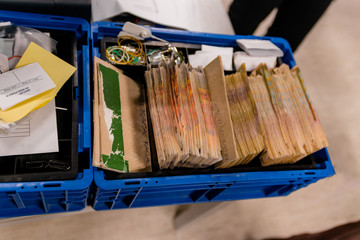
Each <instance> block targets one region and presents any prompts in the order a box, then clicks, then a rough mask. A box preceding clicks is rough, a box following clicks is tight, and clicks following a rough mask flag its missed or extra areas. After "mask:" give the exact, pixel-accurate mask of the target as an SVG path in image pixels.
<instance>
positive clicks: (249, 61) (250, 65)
mask: <svg viewBox="0 0 360 240" xmlns="http://www.w3.org/2000/svg"><path fill="white" fill-rule="evenodd" d="M243 63H245V66H246V71H248V72H250V71H252V70H254V69H255V68H256V67H257V66H258V65H259V64H260V63H265V64H266V66H267V67H268V68H273V67H275V64H276V56H269V57H256V56H250V55H248V54H247V53H245V52H241V51H238V52H234V64H235V68H236V70H237V69H239V67H240V66H241V64H243Z"/></svg>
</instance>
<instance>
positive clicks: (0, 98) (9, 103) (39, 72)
mask: <svg viewBox="0 0 360 240" xmlns="http://www.w3.org/2000/svg"><path fill="white" fill-rule="evenodd" d="M55 87H56V86H55V84H54V82H53V81H52V80H51V78H50V77H49V75H47V73H46V72H45V71H44V69H43V68H42V67H41V66H40V64H39V63H32V64H29V65H26V66H24V67H21V68H17V69H14V70H12V71H8V72H6V73H3V74H0V108H1V110H3V111H6V110H7V109H9V108H11V107H13V106H15V105H16V104H18V103H21V102H23V101H25V100H27V99H29V98H32V97H35V96H37V95H39V94H40V93H43V92H46V91H48V90H50V89H53V88H55Z"/></svg>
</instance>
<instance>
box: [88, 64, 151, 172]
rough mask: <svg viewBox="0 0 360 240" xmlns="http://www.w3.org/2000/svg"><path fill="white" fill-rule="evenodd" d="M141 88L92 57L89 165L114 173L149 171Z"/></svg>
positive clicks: (144, 109) (143, 101) (144, 111)
mask: <svg viewBox="0 0 360 240" xmlns="http://www.w3.org/2000/svg"><path fill="white" fill-rule="evenodd" d="M147 129H148V127H147V118H146V105H145V99H144V89H143V88H142V87H141V86H140V85H139V84H138V83H136V82H135V81H134V80H132V79H130V78H129V77H127V76H125V75H124V74H123V73H122V71H120V70H119V69H117V68H116V67H114V66H113V65H111V64H109V63H107V62H105V61H102V60H101V59H99V58H96V57H95V58H94V148H93V149H94V155H93V165H94V166H96V167H100V168H104V169H109V170H113V171H118V172H139V171H150V166H151V162H150V148H149V138H148V131H147Z"/></svg>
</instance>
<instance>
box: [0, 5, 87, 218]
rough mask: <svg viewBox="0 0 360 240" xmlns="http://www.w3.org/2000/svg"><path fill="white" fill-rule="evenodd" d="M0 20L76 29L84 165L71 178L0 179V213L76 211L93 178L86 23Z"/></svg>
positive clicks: (4, 14)
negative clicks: (9, 180) (39, 179)
mask: <svg viewBox="0 0 360 240" xmlns="http://www.w3.org/2000/svg"><path fill="white" fill-rule="evenodd" d="M0 21H10V22H12V23H14V24H16V25H21V26H27V27H32V28H37V29H41V30H61V31H71V32H73V33H75V36H76V39H77V43H78V44H77V63H78V70H77V71H76V73H75V74H77V79H78V88H76V89H75V92H76V93H75V95H76V96H77V99H78V101H79V107H78V130H79V133H78V152H79V153H82V159H85V160H84V161H85V162H86V164H85V165H86V166H85V167H84V169H83V170H81V171H80V172H78V173H77V175H76V178H75V179H74V180H61V181H43V182H41V181H39V182H13V183H0V217H14V216H24V215H34V214H44V213H56V212H67V211H77V210H81V209H83V208H85V206H86V205H87V199H88V196H89V189H90V185H91V182H92V180H93V169H92V166H91V163H90V150H91V117H90V116H91V109H90V96H91V95H90V75H89V74H90V69H89V54H90V49H89V34H90V26H89V23H88V22H86V21H85V20H83V19H79V18H71V17H59V16H51V15H39V14H29V13H19V12H9V11H0Z"/></svg>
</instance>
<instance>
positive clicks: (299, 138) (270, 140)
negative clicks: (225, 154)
mask: <svg viewBox="0 0 360 240" xmlns="http://www.w3.org/2000/svg"><path fill="white" fill-rule="evenodd" d="M225 79H226V87H227V96H228V100H229V106H230V114H231V119H232V122H233V128H234V134H235V139H236V146H237V151H238V153H239V156H240V158H239V159H237V160H236V161H228V162H227V163H226V162H220V163H219V164H218V167H231V166H235V165H238V164H246V163H248V162H249V161H251V160H252V159H253V158H254V157H256V156H257V155H259V157H260V160H261V163H262V165H263V166H268V165H274V164H289V163H295V162H296V161H298V160H300V159H302V158H304V157H305V156H307V155H309V154H311V153H313V152H315V151H317V150H320V149H322V148H324V147H326V146H327V145H328V142H327V140H326V137H325V134H324V131H323V129H322V126H321V124H320V121H319V118H318V116H317V114H316V112H315V109H314V107H313V105H312V103H311V101H310V98H309V96H308V94H307V91H306V88H305V85H304V81H303V78H302V75H301V73H300V69H299V68H298V67H294V68H293V69H291V70H290V69H289V67H288V65H286V64H282V65H281V66H280V67H278V68H273V69H270V70H269V69H268V68H267V67H266V65H263V64H260V65H259V66H258V67H257V68H256V69H255V70H254V71H253V72H252V73H251V74H250V76H247V75H246V69H245V65H242V66H241V67H240V68H239V70H238V72H237V73H235V74H232V75H228V76H225Z"/></svg>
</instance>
